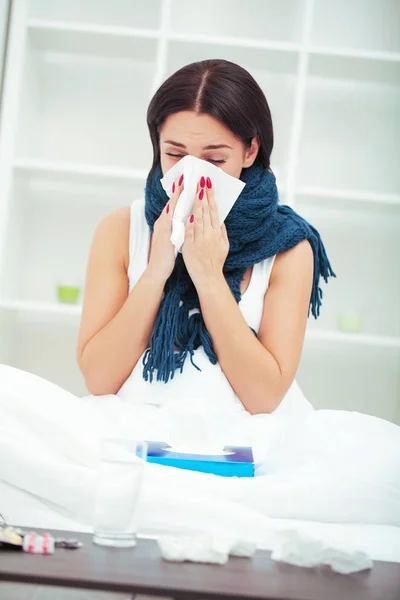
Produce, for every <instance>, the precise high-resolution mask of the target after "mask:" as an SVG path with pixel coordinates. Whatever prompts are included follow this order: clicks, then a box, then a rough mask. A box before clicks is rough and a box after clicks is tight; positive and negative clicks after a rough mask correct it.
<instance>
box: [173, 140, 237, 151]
mask: <svg viewBox="0 0 400 600" xmlns="http://www.w3.org/2000/svg"><path fill="white" fill-rule="evenodd" d="M163 143H164V144H171V146H177V147H178V148H184V149H185V150H186V146H185V144H181V143H180V142H175V141H174V140H164V142H163ZM221 148H229V150H233V148H232V146H228V144H210V145H208V146H204V148H203V150H220V149H221Z"/></svg>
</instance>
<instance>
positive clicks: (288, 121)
mask: <svg viewBox="0 0 400 600" xmlns="http://www.w3.org/2000/svg"><path fill="white" fill-rule="evenodd" d="M210 58H223V59H225V60H229V61H231V62H234V63H237V64H239V65H240V66H242V67H244V68H245V69H247V70H248V71H249V72H250V73H251V74H252V75H253V77H254V78H255V79H256V81H257V83H258V84H259V85H260V87H261V88H262V89H263V91H264V93H265V95H266V98H267V100H268V103H269V106H270V109H271V113H272V121H273V125H274V139H275V146H274V150H273V152H272V157H271V161H272V166H273V168H274V170H276V171H277V172H279V177H280V181H281V182H283V181H284V177H285V168H286V164H287V157H288V148H289V140H290V133H291V126H292V115H293V103H294V93H295V83H296V73H297V63H298V55H297V53H296V52H280V51H274V50H267V49H264V50H260V49H252V48H239V47H233V46H220V45H218V44H203V45H198V44H194V43H190V42H178V41H176V42H170V45H169V52H168V64H167V75H171V74H172V73H174V72H175V71H176V70H178V69H180V68H181V67H183V66H185V65H186V64H189V63H192V62H196V61H199V60H205V59H210Z"/></svg>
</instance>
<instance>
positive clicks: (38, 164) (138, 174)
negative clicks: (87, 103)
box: [14, 158, 148, 182]
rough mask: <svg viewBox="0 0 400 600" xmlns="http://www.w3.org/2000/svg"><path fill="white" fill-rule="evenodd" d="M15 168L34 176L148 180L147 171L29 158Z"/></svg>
mask: <svg viewBox="0 0 400 600" xmlns="http://www.w3.org/2000/svg"><path fill="white" fill-rule="evenodd" d="M14 168H15V169H17V170H18V171H25V172H28V173H32V174H36V173H39V174H44V175H46V174H48V175H63V176H64V175H69V176H71V177H81V176H83V177H92V178H105V179H116V180H123V181H138V182H144V181H145V180H146V178H147V175H148V171H147V170H146V169H129V168H124V167H114V166H111V165H102V166H97V165H90V164H82V163H72V162H61V161H50V160H47V161H46V160H35V159H29V158H25V159H24V158H19V159H17V160H16V161H14Z"/></svg>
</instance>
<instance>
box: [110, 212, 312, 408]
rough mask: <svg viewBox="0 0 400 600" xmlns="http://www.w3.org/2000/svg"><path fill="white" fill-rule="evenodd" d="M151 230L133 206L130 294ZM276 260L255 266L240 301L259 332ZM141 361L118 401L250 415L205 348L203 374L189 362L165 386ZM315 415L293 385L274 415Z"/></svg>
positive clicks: (200, 362)
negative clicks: (211, 405) (195, 405)
mask: <svg viewBox="0 0 400 600" xmlns="http://www.w3.org/2000/svg"><path fill="white" fill-rule="evenodd" d="M150 241H151V236H150V230H149V227H148V225H147V223H146V219H145V216H144V202H143V201H134V202H133V204H132V206H131V222H130V234H129V266H128V279H129V292H131V291H132V289H133V288H134V287H135V285H136V283H137V282H138V280H139V279H140V277H141V276H142V275H143V273H144V271H145V269H146V267H147V261H148V256H149V249H150ZM274 261H275V256H272V257H270V258H267V259H265V260H263V261H261V262H259V263H256V264H255V265H254V267H253V271H252V274H251V278H250V282H249V284H248V287H247V290H246V291H245V292H244V294H243V295H242V298H241V300H240V302H239V308H240V311H241V313H242V315H243V317H244V319H245V320H246V322H247V324H248V325H249V326H250V327H252V328H253V329H254V330H255V331H256V332H258V330H259V328H260V324H261V319H262V314H263V308H264V297H265V294H266V291H267V289H268V284H269V279H270V275H271V271H272V267H273V264H274ZM142 358H143V357H141V358H140V359H139V360H138V362H137V364H136V366H135V367H134V369H133V371H132V373H131V375H130V376H129V377H128V379H127V380H126V381H125V383H124V384H123V385H122V387H121V389H120V390H119V392H118V396H119V397H120V398H122V399H124V400H128V401H129V402H134V403H137V402H138V403H146V404H153V405H156V406H164V405H165V404H166V403H168V402H176V401H177V400H178V401H182V400H184V399H185V398H187V399H191V401H192V400H193V399H195V398H196V399H199V400H200V399H202V400H204V399H207V400H209V399H210V397H214V398H215V400H216V401H218V404H219V406H220V408H221V409H223V408H226V409H227V410H229V411H230V412H231V411H232V410H235V411H245V409H244V407H243V405H242V403H241V402H240V400H239V398H238V397H237V396H236V394H235V392H234V391H233V389H232V387H231V385H230V383H229V381H228V379H227V378H226V377H225V375H224V373H223V371H222V369H221V367H220V366H219V364H216V365H212V364H211V363H210V361H209V359H208V357H207V355H206V354H205V352H204V349H203V347H202V346H200V347H199V348H197V350H195V351H194V356H193V361H194V363H195V364H196V365H197V366H198V367H199V368H200V369H201V370H200V371H198V370H197V369H195V368H194V367H193V365H191V363H190V361H189V360H186V362H185V365H184V368H183V372H182V373H178V372H177V373H176V375H175V377H174V378H173V379H172V380H170V381H169V382H168V383H167V384H166V383H164V382H160V381H153V383H149V382H147V381H145V380H144V379H143V363H142ZM310 410H312V407H311V404H310V403H309V402H308V401H307V400H306V398H305V397H304V396H303V394H302V393H301V391H300V389H299V387H298V386H297V384H296V383H295V382H294V383H293V384H292V386H291V388H290V389H289V391H288V392H287V394H286V396H285V398H284V399H283V400H282V402H281V403H280V405H279V407H278V408H277V409H276V411H275V412H279V413H281V412H285V413H287V414H288V416H291V417H295V415H297V416H301V415H304V414H306V413H308V412H310Z"/></svg>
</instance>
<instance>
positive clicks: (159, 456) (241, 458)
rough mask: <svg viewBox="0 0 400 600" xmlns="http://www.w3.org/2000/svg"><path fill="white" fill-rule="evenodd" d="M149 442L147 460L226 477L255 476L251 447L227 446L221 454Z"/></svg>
mask: <svg viewBox="0 0 400 600" xmlns="http://www.w3.org/2000/svg"><path fill="white" fill-rule="evenodd" d="M147 443H148V451H147V460H148V462H151V463H157V464H159V465H165V466H168V467H177V468H178V469H187V470H189V471H201V472H202V473H214V475H222V476H224V477H254V459H253V452H252V449H251V448H250V447H244V446H243V447H241V446H225V448H224V450H223V453H221V454H189V453H186V452H185V453H182V452H176V451H174V449H173V448H171V446H169V445H168V444H167V443H165V442H147Z"/></svg>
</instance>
